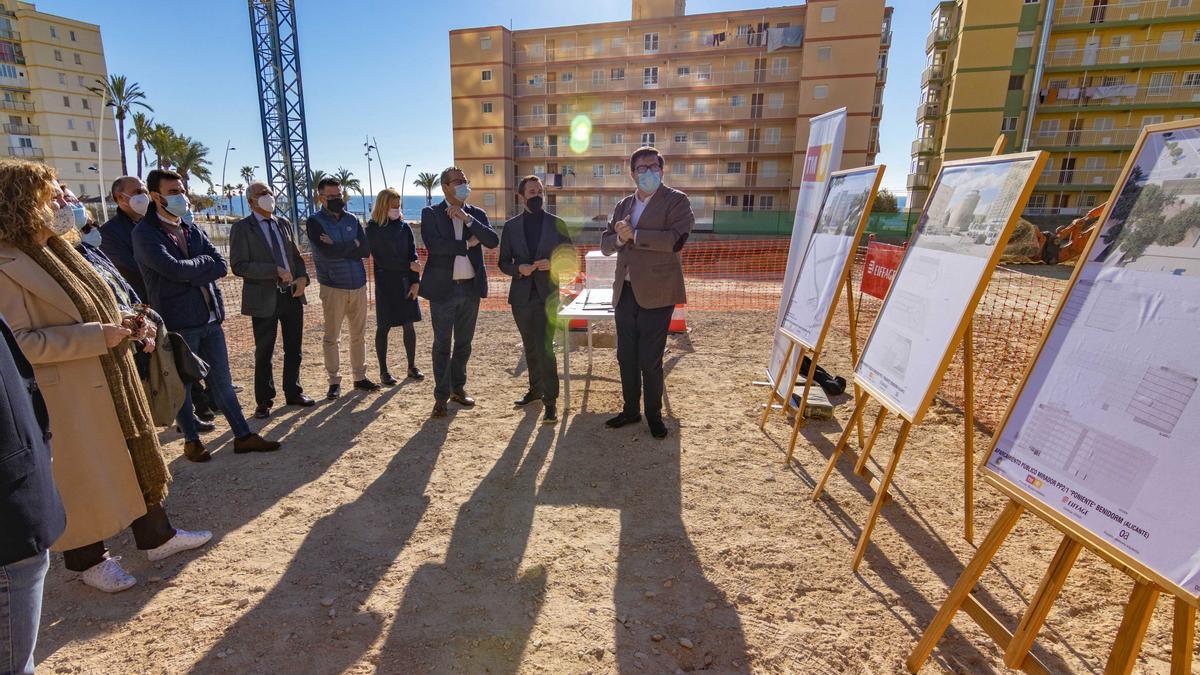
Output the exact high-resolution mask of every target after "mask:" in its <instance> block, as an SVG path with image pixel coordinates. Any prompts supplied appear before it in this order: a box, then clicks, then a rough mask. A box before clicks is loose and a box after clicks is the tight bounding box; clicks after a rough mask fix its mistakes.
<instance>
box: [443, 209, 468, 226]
mask: <svg viewBox="0 0 1200 675" xmlns="http://www.w3.org/2000/svg"><path fill="white" fill-rule="evenodd" d="M446 213H447V214H449V215H450V217H451V218H457V219H459V220H461V221H463V222H465V223H469V222H471V216H468V215H467V212H466V211H463V209H462V207H461V206H451V207H450V208H448V209H446Z"/></svg>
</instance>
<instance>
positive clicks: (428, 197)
mask: <svg viewBox="0 0 1200 675" xmlns="http://www.w3.org/2000/svg"><path fill="white" fill-rule="evenodd" d="M438 180H439V178H438V175H437V174H436V173H429V172H428V171H422V172H421V173H419V174H417V179H416V180H414V181H413V185H416V186H417V187H419V188H424V189H425V206H433V186H434V185H437V183H438Z"/></svg>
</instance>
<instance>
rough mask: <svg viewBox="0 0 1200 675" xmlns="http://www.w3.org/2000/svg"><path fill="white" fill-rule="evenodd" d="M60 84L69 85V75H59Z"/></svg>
mask: <svg viewBox="0 0 1200 675" xmlns="http://www.w3.org/2000/svg"><path fill="white" fill-rule="evenodd" d="M58 83H59V84H62V85H65V84H66V83H67V74H66V73H59V74H58Z"/></svg>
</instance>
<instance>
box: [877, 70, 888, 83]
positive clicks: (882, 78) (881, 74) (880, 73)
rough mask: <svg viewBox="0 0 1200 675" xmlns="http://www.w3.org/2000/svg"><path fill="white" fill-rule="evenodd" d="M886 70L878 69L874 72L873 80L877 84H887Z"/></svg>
mask: <svg viewBox="0 0 1200 675" xmlns="http://www.w3.org/2000/svg"><path fill="white" fill-rule="evenodd" d="M887 71H888V69H887V68H880V69H878V70H876V71H875V79H876V80H877V81H879V82H887Z"/></svg>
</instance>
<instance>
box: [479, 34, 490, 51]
mask: <svg viewBox="0 0 1200 675" xmlns="http://www.w3.org/2000/svg"><path fill="white" fill-rule="evenodd" d="M479 48H480V49H481V50H483V51H487V50H489V49H491V48H492V38H491V36H489V35H481V36H480V37H479Z"/></svg>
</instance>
